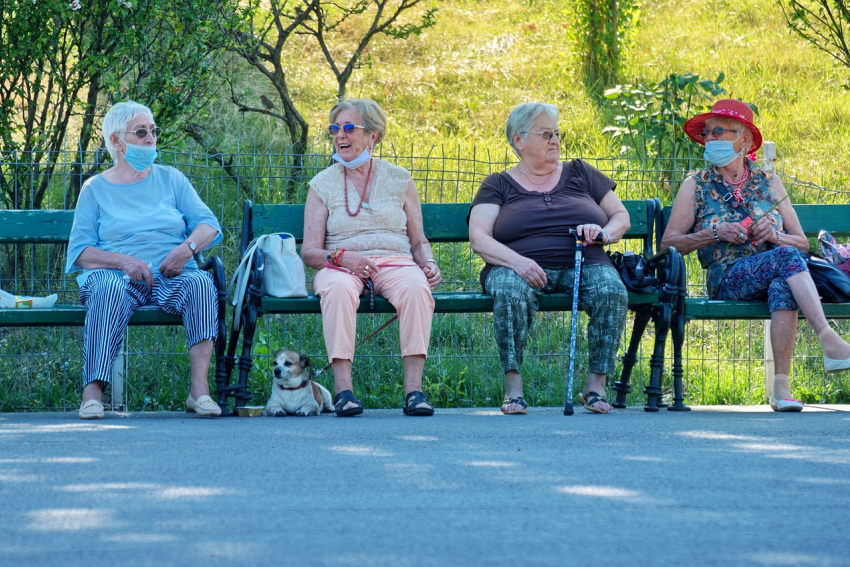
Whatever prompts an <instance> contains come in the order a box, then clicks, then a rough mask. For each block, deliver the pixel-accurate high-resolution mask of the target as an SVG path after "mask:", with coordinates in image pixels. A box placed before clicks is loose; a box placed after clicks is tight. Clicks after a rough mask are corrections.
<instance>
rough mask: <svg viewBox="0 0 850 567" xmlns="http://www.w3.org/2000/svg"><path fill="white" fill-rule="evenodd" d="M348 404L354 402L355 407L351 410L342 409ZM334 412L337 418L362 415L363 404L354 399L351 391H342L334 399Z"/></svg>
mask: <svg viewBox="0 0 850 567" xmlns="http://www.w3.org/2000/svg"><path fill="white" fill-rule="evenodd" d="M349 402H354V403H355V404H357V405H356V406H355V407H353V408H348V409H342V408H344V407H345V405H346V404H347V403H349ZM334 411H335V412H336V416H337V417H354V416H355V415H360V414H361V413H363V404H361V403H360V400H358V399H357V398H355V397H354V393H353V392H352V391H351V390H343V391H342V392H340V393H339V394H337V395H336V396H335V397H334Z"/></svg>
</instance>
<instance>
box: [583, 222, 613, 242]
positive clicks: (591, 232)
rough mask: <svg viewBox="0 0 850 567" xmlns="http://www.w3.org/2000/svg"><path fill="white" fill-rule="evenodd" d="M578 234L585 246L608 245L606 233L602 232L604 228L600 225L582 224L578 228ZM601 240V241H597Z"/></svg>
mask: <svg viewBox="0 0 850 567" xmlns="http://www.w3.org/2000/svg"><path fill="white" fill-rule="evenodd" d="M576 233H578V235H579V236H580V237H581V243H582V244H584V245H585V246H587V245H589V244H599V243H600V242H601V243H602V244H608V242H606V240H607V238H606V236H605V233H604V232H602V227H601V226H599V225H598V224H580V225H578V226H577V227H576ZM600 236H601V237H602V238H600V240H599V241H597V240H596V239H597V238H599V237H600Z"/></svg>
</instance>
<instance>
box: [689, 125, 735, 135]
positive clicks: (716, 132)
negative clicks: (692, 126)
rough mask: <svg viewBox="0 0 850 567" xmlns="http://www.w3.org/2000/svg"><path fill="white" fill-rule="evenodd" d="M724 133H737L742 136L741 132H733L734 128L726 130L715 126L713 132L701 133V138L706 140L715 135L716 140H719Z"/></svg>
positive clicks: (705, 131)
mask: <svg viewBox="0 0 850 567" xmlns="http://www.w3.org/2000/svg"><path fill="white" fill-rule="evenodd" d="M724 132H735V133H736V134H740V133H741V131H740V130H733V129H732V128H724V127H723V126H715V127H714V128H712V129H711V130H703V131H702V132H700V133H699V137H700V138H705V137H706V136H708V135H709V134H714V137H715V138H719V137H720V136H722V135H723V133H724Z"/></svg>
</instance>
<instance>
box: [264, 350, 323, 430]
mask: <svg viewBox="0 0 850 567" xmlns="http://www.w3.org/2000/svg"><path fill="white" fill-rule="evenodd" d="M309 368H310V359H309V358H308V357H306V356H302V355H300V354H298V353H297V352H295V351H291V350H279V351H277V352H276V353H274V384H273V385H272V395H271V397H270V398H269V403H267V404H266V409H265V414H266V415H269V416H272V417H283V416H285V415H319V413H320V412H322V411H326V412H329V411H333V402H331V393H330V392H329V391H328V389H327V388H325V387H324V386H322V385H321V384H317V383H316V382H313V377H312V376H311V373H310V370H309Z"/></svg>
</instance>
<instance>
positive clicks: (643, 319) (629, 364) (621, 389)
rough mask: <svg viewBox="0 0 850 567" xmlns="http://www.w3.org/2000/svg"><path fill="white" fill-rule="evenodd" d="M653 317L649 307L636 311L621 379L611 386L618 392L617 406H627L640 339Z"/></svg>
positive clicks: (614, 404)
mask: <svg viewBox="0 0 850 567" xmlns="http://www.w3.org/2000/svg"><path fill="white" fill-rule="evenodd" d="M651 318H652V310H651V309H649V308H648V309H644V310H641V311H638V312H636V313H635V324H634V328H633V329H632V338H631V340H630V341H629V350H628V351H626V354H624V355H623V371H622V373H620V380H619V381H618V382H615V383H614V385H613V386H612V387H611V388H612V389H613V390H614V391H615V392H617V399H616V400H615V401H614V403H613V404H611V405H612V406H613V407H615V408H624V407H626V396H627V395H628V394H629V393H631V391H632V387H631V386H630V385H629V381H630V380H631V378H632V369H633V368H634V366H635V363H637V351H638V348H640V339H641V337H642V336H643V332H644V331H645V330H646V326H647V324H649V320H650V319H651Z"/></svg>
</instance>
